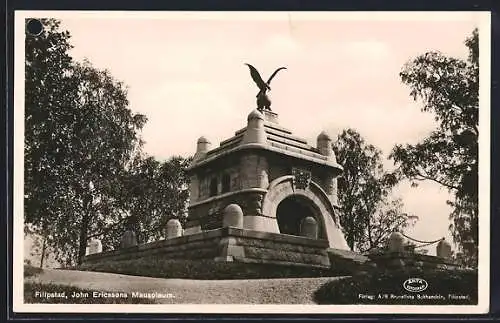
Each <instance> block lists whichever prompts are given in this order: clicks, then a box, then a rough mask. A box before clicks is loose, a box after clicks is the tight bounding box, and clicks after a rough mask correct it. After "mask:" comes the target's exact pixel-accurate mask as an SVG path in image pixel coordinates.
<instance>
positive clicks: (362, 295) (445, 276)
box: [314, 269, 478, 305]
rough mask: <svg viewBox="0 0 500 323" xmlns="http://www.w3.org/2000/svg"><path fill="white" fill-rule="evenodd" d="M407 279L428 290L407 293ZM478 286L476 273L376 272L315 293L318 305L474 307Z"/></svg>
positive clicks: (357, 276) (441, 271) (430, 271)
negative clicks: (418, 280) (420, 281)
mask: <svg viewBox="0 0 500 323" xmlns="http://www.w3.org/2000/svg"><path fill="white" fill-rule="evenodd" d="M408 278H422V279H424V280H425V281H426V282H427V284H428V287H427V289H425V290H424V291H421V292H417V293H412V292H409V291H406V290H405V289H404V288H403V282H404V281H406V280H407V279H408ZM477 284H478V280H477V271H463V270H461V271H459V270H454V271H445V270H429V271H418V270H413V269H412V270H395V271H373V272H371V273H368V272H365V273H360V274H358V275H355V276H353V277H349V278H346V279H342V280H336V281H330V282H328V283H326V284H324V285H323V286H321V287H320V288H319V289H318V290H317V291H316V292H315V294H314V300H315V301H316V302H317V303H318V304H381V305H382V304H393V305H473V304H477V297H478V294H477ZM450 295H455V296H457V295H459V296H464V297H465V299H462V298H454V297H450Z"/></svg>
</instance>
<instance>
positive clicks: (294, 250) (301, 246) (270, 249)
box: [84, 227, 331, 269]
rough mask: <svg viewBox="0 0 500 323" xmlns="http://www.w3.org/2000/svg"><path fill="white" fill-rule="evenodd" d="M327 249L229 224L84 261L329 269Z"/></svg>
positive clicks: (321, 244)
mask: <svg viewBox="0 0 500 323" xmlns="http://www.w3.org/2000/svg"><path fill="white" fill-rule="evenodd" d="M327 248H328V241H326V240H315V239H309V238H306V237H299V236H291V235H286V234H279V233H269V232H259V231H252V230H246V229H238V228H232V227H229V228H220V229H216V230H210V231H205V232H200V233H194V234H191V235H188V236H182V237H177V238H173V239H169V240H161V241H156V242H152V243H148V244H144V245H139V246H136V247H131V248H127V249H121V250H113V251H108V252H103V253H98V254H93V255H88V256H86V257H85V258H84V263H86V264H92V263H102V262H107V261H120V260H130V259H138V258H148V257H151V256H154V257H162V258H165V259H192V260H193V259H209V260H215V261H217V262H239V263H253V264H256V263H257V264H264V265H265V264H270V265H271V264H272V265H287V266H301V267H311V268H324V269H329V268H330V267H331V266H330V260H329V257H328V253H327Z"/></svg>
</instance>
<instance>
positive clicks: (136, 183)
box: [90, 155, 190, 249]
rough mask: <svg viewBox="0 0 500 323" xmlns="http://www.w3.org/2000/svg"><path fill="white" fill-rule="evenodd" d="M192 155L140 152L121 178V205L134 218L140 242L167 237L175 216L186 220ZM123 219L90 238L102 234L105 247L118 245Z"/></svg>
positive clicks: (126, 217) (128, 215) (99, 236)
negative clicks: (167, 156) (158, 156)
mask: <svg viewBox="0 0 500 323" xmlns="http://www.w3.org/2000/svg"><path fill="white" fill-rule="evenodd" d="M189 163H190V159H189V158H188V159H185V158H182V157H179V156H174V157H171V158H170V159H168V160H166V161H164V162H160V161H158V160H156V159H155V158H153V157H150V156H142V155H138V156H136V158H135V159H134V160H133V161H132V162H131V164H130V165H129V167H128V169H127V172H126V173H125V174H124V176H123V177H122V178H121V179H120V181H121V187H120V194H119V197H118V199H119V202H118V204H119V208H120V210H121V212H122V213H123V214H126V216H125V217H123V219H132V220H131V221H132V225H133V227H134V230H135V231H136V233H137V239H138V242H139V243H141V242H142V243H146V242H150V241H153V240H158V239H160V238H163V237H165V234H164V233H165V232H164V230H165V227H166V223H167V221H168V220H170V219H172V218H177V219H180V220H181V221H182V222H183V221H184V220H185V216H186V214H187V201H188V195H189V193H188V188H187V187H188V177H187V175H186V172H185V170H186V168H187V166H188V165H189ZM122 224H123V223H121V222H115V224H114V225H109V226H107V227H104V228H103V230H101V231H97V232H95V233H93V234H92V235H91V236H90V238H93V237H96V238H100V239H101V240H102V242H103V247H104V248H105V249H113V248H116V247H118V246H119V244H120V238H121V235H122V233H123V226H122Z"/></svg>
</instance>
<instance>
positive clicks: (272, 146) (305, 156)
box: [187, 143, 343, 173]
mask: <svg viewBox="0 0 500 323" xmlns="http://www.w3.org/2000/svg"><path fill="white" fill-rule="evenodd" d="M251 149H254V150H261V151H269V152H273V153H278V154H282V155H286V156H289V157H293V158H297V159H301V160H305V161H308V162H312V163H315V164H319V165H322V166H327V167H330V168H333V169H335V170H336V171H337V172H338V173H341V172H342V171H343V168H342V166H340V165H339V164H337V163H336V162H334V161H330V160H328V159H327V157H326V156H323V155H321V154H318V153H314V152H309V151H305V150H301V149H298V148H297V149H292V148H290V147H287V146H285V145H279V144H277V143H265V144H261V143H249V144H243V145H239V146H236V147H234V148H231V149H228V150H225V151H221V152H220V153H218V154H216V155H213V156H210V157H207V158H205V159H202V160H200V161H198V162H196V163H195V164H193V165H191V166H189V167H188V169H187V170H188V171H192V170H194V169H196V168H198V167H201V166H204V165H207V164H208V163H210V162H212V161H214V160H216V159H219V158H222V157H225V156H227V155H229V154H232V153H234V152H237V151H244V150H251Z"/></svg>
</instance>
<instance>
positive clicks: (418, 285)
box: [403, 278, 429, 293]
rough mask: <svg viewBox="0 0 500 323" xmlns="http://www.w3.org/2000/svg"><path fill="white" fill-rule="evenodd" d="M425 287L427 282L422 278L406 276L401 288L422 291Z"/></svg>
mask: <svg viewBox="0 0 500 323" xmlns="http://www.w3.org/2000/svg"><path fill="white" fill-rule="evenodd" d="M427 287H429V284H427V281H426V280H425V279H422V278H408V279H407V280H405V281H404V283H403V288H404V289H406V290H407V291H409V292H412V293H418V292H423V291H424V290H426V289H427Z"/></svg>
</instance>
